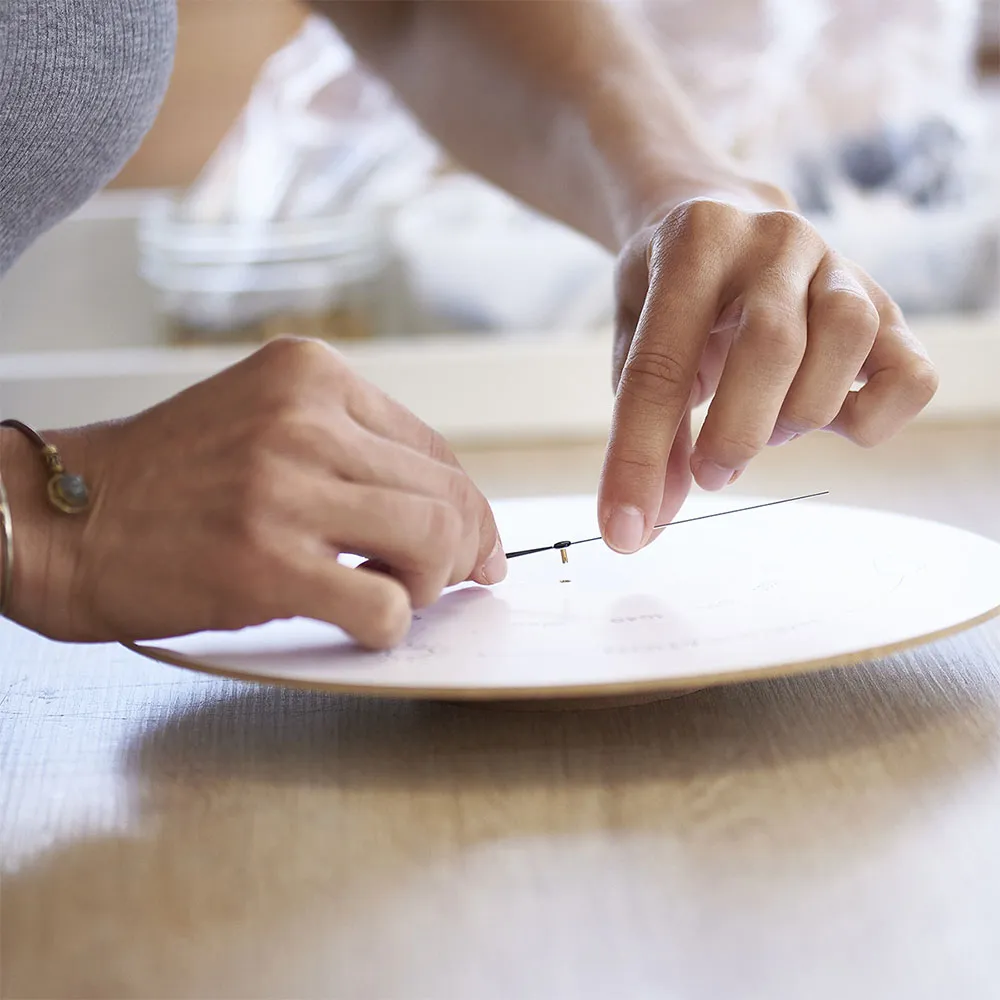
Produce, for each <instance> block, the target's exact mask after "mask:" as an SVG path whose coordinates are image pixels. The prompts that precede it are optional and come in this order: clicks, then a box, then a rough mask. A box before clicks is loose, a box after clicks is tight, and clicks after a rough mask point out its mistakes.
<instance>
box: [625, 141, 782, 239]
mask: <svg viewBox="0 0 1000 1000" xmlns="http://www.w3.org/2000/svg"><path fill="white" fill-rule="evenodd" d="M650 173H651V172H650ZM622 187H623V188H624V191H625V193H624V194H623V196H621V197H620V198H619V199H618V201H619V208H618V211H617V212H616V213H615V229H616V235H617V237H618V240H619V243H620V245H624V243H625V242H627V241H628V240H629V239H631V237H633V236H634V235H635V234H636V233H637V232H639V231H640V230H642V229H645V228H646V227H647V226H651V225H655V224H656V223H657V222H659V221H660V220H661V219H663V218H665V217H666V216H667V215H669V214H670V213H671V212H672V211H673V210H674V209H676V208H678V207H679V206H680V205H682V204H684V203H685V202H688V201H691V200H693V199H696V198H709V199H712V200H715V201H722V202H726V203H727V204H731V205H733V206H734V207H735V208H738V209H741V210H742V211H744V212H772V211H796V204H795V201H794V199H793V198H792V197H791V195H790V194H788V193H787V192H786V191H784V190H782V189H781V188H780V187H778V186H777V185H774V184H770V183H768V182H766V181H762V180H760V179H759V178H755V177H752V176H750V175H749V174H747V173H744V172H741V171H739V170H738V169H736V168H735V167H733V166H731V165H729V164H727V163H725V162H721V161H712V160H708V159H702V160H701V161H700V162H693V161H689V162H687V163H684V164H679V165H676V166H674V167H673V168H672V169H671V168H670V167H669V166H667V169H665V170H664V169H661V170H659V171H657V172H656V173H655V174H653V175H652V176H646V177H639V178H638V179H636V180H635V181H633V182H632V183H629V184H625V185H622Z"/></svg>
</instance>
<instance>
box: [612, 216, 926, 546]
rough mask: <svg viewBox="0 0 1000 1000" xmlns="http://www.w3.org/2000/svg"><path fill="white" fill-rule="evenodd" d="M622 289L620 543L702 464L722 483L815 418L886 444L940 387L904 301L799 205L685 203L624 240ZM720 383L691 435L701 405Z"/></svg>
mask: <svg viewBox="0 0 1000 1000" xmlns="http://www.w3.org/2000/svg"><path fill="white" fill-rule="evenodd" d="M616 290H617V296H618V315H617V324H616V326H617V328H616V331H615V362H614V377H615V386H616V399H615V408H614V418H613V422H612V431H611V438H610V442H609V445H608V451H607V455H606V458H605V464H604V470H603V473H602V477H601V489H600V499H599V511H598V514H599V518H600V524H601V531H602V533H603V535H604V538H605V540H606V541H607V542H608V544H609V545H611V547H612V548H614V549H617V550H618V551H621V552H633V551H635V550H636V549H638V548H640V547H641V546H642V545H644V544H645V543H646V542H648V541H649V539H650V537H651V534H652V530H651V529H652V527H653V525H655V524H661V523H664V522H667V521H669V520H671V518H673V517H674V515H675V514H676V513H677V511H678V510H679V509H680V506H681V504H682V503H683V502H684V500H685V498H686V496H687V493H688V491H689V489H690V487H691V482H692V477H693V478H694V481H695V482H697V483H698V485H699V486H701V487H702V488H704V489H708V490H717V489H721V488H722V487H724V486H726V485H727V484H728V483H731V482H733V481H734V480H735V478H736V477H737V476H739V475H740V473H741V472H742V471H743V470H744V469H745V468H746V466H747V464H748V463H749V462H750V461H751V459H753V457H754V456H755V455H757V454H758V453H759V452H760V451H761V450H762V449H763V448H764V446H765V445H768V444H771V445H778V444H784V443H786V442H788V441H790V440H792V439H793V438H795V437H798V436H800V435H802V434H805V433H806V432H808V431H812V430H816V429H819V428H826V429H829V430H833V431H836V432H837V433H839V434H842V435H844V436H845V437H847V438H849V439H850V440H852V441H854V442H855V443H857V444H859V445H862V446H865V447H870V446H873V445H876V444H879V443H881V442H883V441H885V440H886V439H887V438H889V437H890V436H892V435H893V434H895V433H896V432H897V431H899V430H900V429H901V428H902V427H903V426H904V425H905V424H906V423H907V422H908V421H910V420H911V419H912V418H913V417H914V416H916V414H917V413H919V412H920V410H922V409H923V408H924V407H925V406H926V405H927V403H928V402H929V401H930V400H931V398H932V397H933V395H934V393H935V392H936V390H937V384H938V379H937V374H936V372H935V370H934V368H933V366H932V365H931V363H930V361H929V359H928V357H927V355H926V353H925V352H924V350H923V348H922V347H921V346H920V344H919V343H918V342H917V340H916V339H915V337H914V336H913V334H912V333H911V332H910V330H909V328H908V327H907V325H906V321H905V319H904V318H903V315H902V313H901V312H900V310H899V307H898V306H897V305H896V304H895V303H894V302H893V301H892V299H891V298H890V297H889V296H888V295H887V294H886V292H885V291H884V290H883V289H882V288H880V287H879V286H878V285H877V284H876V283H875V282H874V281H873V280H872V279H871V278H870V277H869V276H868V275H867V274H865V272H864V271H863V270H862V269H861V268H860V267H858V266H857V265H856V264H854V263H852V262H851V261H849V260H845V259H844V258H843V257H840V256H839V255H838V254H837V253H836V252H835V251H833V250H832V249H831V248H830V247H829V246H827V245H826V243H825V242H824V241H823V239H822V238H821V237H820V235H819V234H818V233H817V232H816V230H815V229H814V228H813V227H812V226H811V225H810V224H809V223H808V222H807V221H806V220H805V219H804V218H802V217H801V216H799V215H797V214H795V213H794V212H792V211H787V210H773V209H768V210H763V211H757V210H747V209H746V208H745V207H737V205H736V204H732V203H729V202H727V201H722V200H714V199H707V198H704V199H702V198H699V199H694V200H690V201H686V202H683V203H682V204H680V205H678V206H677V207H675V208H673V209H672V210H671V211H669V212H668V213H667V214H666V215H664V216H662V217H660V218H658V219H657V220H656V221H654V222H653V223H652V224H649V225H646V226H644V227H642V228H641V229H640V230H639V231H638V232H637V233H636V234H635V236H633V237H632V239H631V240H630V241H628V242H627V243H626V245H625V247H624V249H623V250H622V252H621V254H620V256H619V260H618V271H617V288H616ZM857 382H861V383H863V385H862V387H861V388H860V389H859V390H855V391H852V388H853V386H854V385H855V383H857ZM713 394H714V397H715V398H714V399H713V401H712V403H711V405H710V407H709V409H708V413H707V415H706V419H705V422H704V425H703V427H702V430H701V433H700V434H699V435H698V440H697V441H696V442H693V441H692V429H691V410H692V408H693V407H694V406H697V405H698V404H699V403H702V402H704V401H705V400H706V399H708V398H709V397H710V396H712V395H713Z"/></svg>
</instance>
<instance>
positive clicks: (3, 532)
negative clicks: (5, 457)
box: [0, 476, 14, 618]
mask: <svg viewBox="0 0 1000 1000" xmlns="http://www.w3.org/2000/svg"><path fill="white" fill-rule="evenodd" d="M0 559H3V573H2V575H0V618H6V617H7V609H8V607H9V606H10V592H11V590H12V589H13V586H14V523H13V521H11V517H10V503H9V502H8V500H7V490H6V488H5V487H4V484H3V476H0Z"/></svg>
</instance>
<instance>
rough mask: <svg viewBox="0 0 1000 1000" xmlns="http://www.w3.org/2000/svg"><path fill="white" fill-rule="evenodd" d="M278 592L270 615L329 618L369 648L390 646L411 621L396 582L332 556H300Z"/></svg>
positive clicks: (404, 596) (407, 604) (404, 595)
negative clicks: (276, 610)
mask: <svg viewBox="0 0 1000 1000" xmlns="http://www.w3.org/2000/svg"><path fill="white" fill-rule="evenodd" d="M282 591H283V596H282V600H281V604H282V608H281V610H280V612H279V613H278V614H277V615H275V616H274V617H286V618H293V617H302V618H312V619H313V620H315V621H323V622H329V623H330V624H331V625H336V626H338V627H339V628H342V629H343V630H344V631H345V632H346V633H347V634H348V635H350V636H351V637H352V638H353V639H355V640H356V641H357V642H358V643H360V644H361V645H362V646H367V647H368V648H369V649H388V648H390V647H392V646H395V645H396V644H397V643H399V642H400V641H401V640H402V639H403V638H404V637H405V635H406V633H407V632H408V631H409V628H410V624H411V622H412V620H413V614H412V611H411V607H410V600H409V595H408V594H407V592H406V588H405V587H404V586H403V585H402V584H401V583H399V582H397V581H396V580H394V579H392V577H390V576H386V575H384V574H381V573H376V572H372V571H370V570H366V569H361V568H358V569H350V568H348V567H347V566H343V565H341V564H340V563H338V562H337V560H336V559H335V558H333V556H332V555H329V556H327V557H326V558H323V557H322V556H314V557H311V558H302V559H300V560H299V562H298V563H297V565H295V566H294V567H293V568H292V570H291V572H289V574H288V579H287V580H286V581H285V586H284V587H283V588H282Z"/></svg>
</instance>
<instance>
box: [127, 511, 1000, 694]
mask: <svg viewBox="0 0 1000 1000" xmlns="http://www.w3.org/2000/svg"><path fill="white" fill-rule="evenodd" d="M765 499H766V498H765ZM754 502H760V501H759V500H755V499H753V498H749V499H748V498H746V497H738V498H737V497H733V496H729V497H717V496H702V495H699V496H695V497H692V498H691V499H690V500H689V501H688V503H687V505H686V506H685V508H684V511H683V512H682V513H681V514H680V515H678V518H682V517H692V516H697V515H700V514H704V513H711V512H713V511H717V510H725V509H730V508H734V507H741V506H746V505H749V504H751V503H754ZM494 509H495V511H496V514H497V519H498V522H499V524H500V528H501V532H502V535H503V538H504V542H505V544H506V546H507V548H508V550H514V549H520V548H529V547H532V546H534V545H541V544H545V543H547V542H550V541H557V540H559V539H562V538H581V537H587V536H589V535H593V534H596V533H597V532H596V530H595V502H594V499H593V498H592V497H568V498H566V497H561V498H546V499H541V500H517V501H508V502H501V503H498V504H496V505H494ZM569 557H570V561H569V564H568V565H563V564H562V563H561V561H560V559H559V555H558V553H556V552H545V553H541V554H539V555H534V556H527V557H524V558H521V559H515V560H512V561H511V562H510V573H509V575H508V577H507V580H506V581H505V582H504V583H502V584H500V585H499V586H497V587H494V588H490V589H486V588H480V587H476V586H473V585H465V586H462V587H458V588H455V589H453V590H451V591H449V592H448V593H446V594H445V595H444V596H443V597H442V598H441V600H440V601H438V603H437V604H435V605H434V606H433V607H431V608H428V609H425V610H422V611H420V612H418V614H417V615H416V617H415V620H414V623H413V627H412V629H411V631H410V634H409V636H408V637H407V638H406V640H405V641H404V642H403V644H402V645H401V646H399V647H397V648H396V649H394V650H391V651H389V652H369V651H364V650H361V649H359V648H358V647H356V646H355V645H354V644H352V642H351V641H350V640H349V639H348V637H347V636H346V635H345V634H344V633H343V632H341V631H340V630H339V629H336V628H334V627H332V626H329V625H323V624H317V623H315V622H310V621H303V620H292V621H285V622H275V623H271V624H269V625H264V626H260V627H258V628H251V629H245V630H243V631H241V632H235V633H203V634H199V635H194V636H186V637H183V638H179V639H173V640H169V641H160V642H157V643H155V644H150V645H144V646H141V647H137V648H138V649H139V651H140V652H143V653H144V654H146V655H148V656H152V657H154V658H156V659H162V660H166V661H167V662H171V663H175V664H177V665H179V666H187V667H191V668H193V669H198V670H206V671H210V672H213V673H220V674H226V675H231V676H236V677H241V678H244V679H251V680H260V681H266V682H273V683H280V684H290V685H295V686H304V687H314V688H322V689H328V690H337V691H349V692H357V693H363V694H373V695H392V696H404V697H413V698H448V699H492V700H516V699H534V698H544V699H553V698H554V699H563V698H570V699H576V698H588V697H608V696H615V695H637V694H646V693H650V694H652V693H656V692H659V691H665V690H669V689H687V688H692V687H704V686H706V685H709V684H718V683H724V682H731V681H739V680H743V679H750V678H754V677H764V676H776V675H781V674H793V673H800V672H803V671H806V670H812V669H819V668H821V667H827V666H835V665H848V664H851V663H857V662H860V661H863V660H868V659H872V658H874V657H876V656H878V655H881V654H885V653H890V652H894V651H897V650H900V649H904V648H907V647H910V646H914V645H919V644H922V643H925V642H929V641H932V640H934V639H937V638H939V637H942V636H944V635H948V634H950V633H953V632H956V631H959V630H960V629H962V628H966V627H970V626H972V625H975V624H978V623H979V622H982V621H985V620H986V619H987V618H989V617H991V616H992V615H994V614H997V613H998V612H1000V544H998V543H996V542H993V541H991V540H989V539H985V538H981V537H979V536H977V535H973V534H970V533H968V532H966V531H962V530H960V529H957V528H953V527H950V526H947V525H943V524H937V523H934V522H928V521H922V520H917V519H914V518H910V517H903V516H900V515H896V514H889V513H881V512H876V511H870V510H863V509H857V508H848V507H839V506H837V505H835V504H833V503H826V502H821V501H816V500H806V501H802V502H799V503H793V504H787V505H783V506H778V507H772V508H768V509H764V510H758V511H752V512H749V513H743V514H736V515H734V516H732V517H725V518H715V519H711V520H708V521H703V522H699V523H695V524H688V525H676V526H674V527H671V528H669V529H667V530H666V531H665V532H664V533H663V535H662V536H661V537H660V538H659V540H657V541H656V542H654V543H653V544H652V545H651V546H649V547H648V548H647V549H646V550H644V551H643V552H640V553H638V554H636V555H633V556H620V555H616V554H615V553H613V552H611V551H610V550H608V549H607V548H606V547H605V546H604V545H603V543H601V542H596V543H593V544H590V545H584V546H580V547H578V548H572V549H570V550H569Z"/></svg>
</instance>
